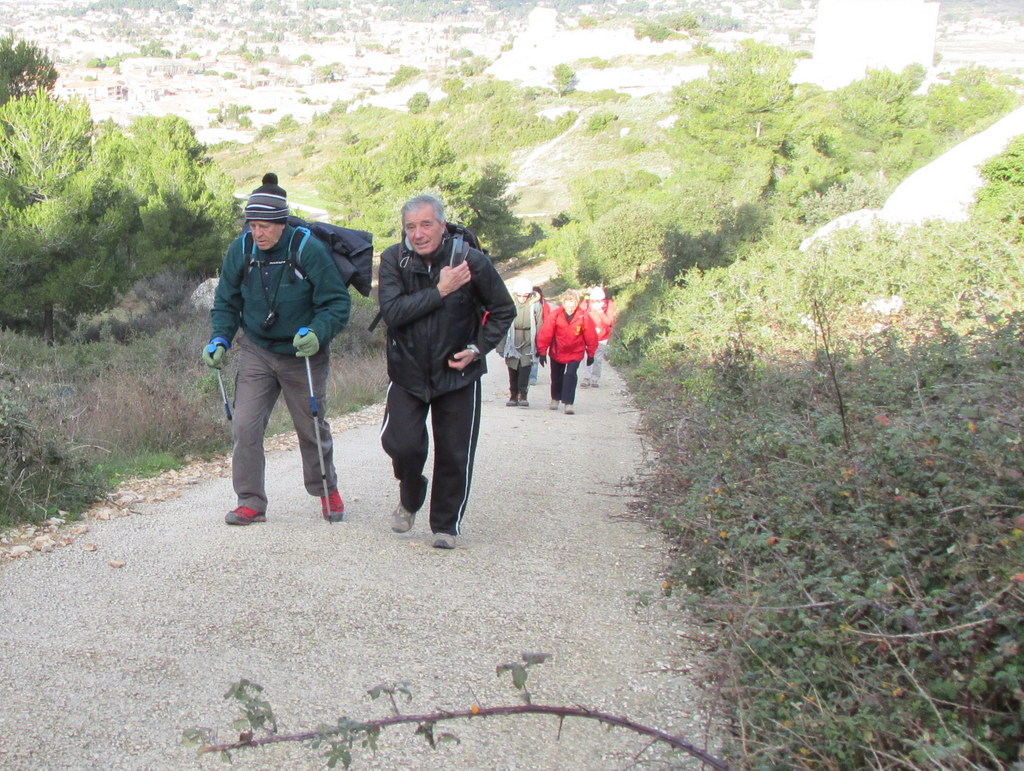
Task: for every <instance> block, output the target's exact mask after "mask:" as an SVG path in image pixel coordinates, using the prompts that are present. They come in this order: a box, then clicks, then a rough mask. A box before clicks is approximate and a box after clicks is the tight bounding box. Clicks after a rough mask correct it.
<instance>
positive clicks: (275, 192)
mask: <svg viewBox="0 0 1024 771" xmlns="http://www.w3.org/2000/svg"><path fill="white" fill-rule="evenodd" d="M251 220H259V221H260V222H287V221H288V194H287V193H285V191H284V188H283V187H281V186H280V185H278V184H277V174H274V173H268V174H264V175H263V184H262V185H260V186H259V187H258V188H256V189H255V190H253V191H252V195H250V196H249V202H248V203H247V204H246V205H245V221H246V222H250V221H251Z"/></svg>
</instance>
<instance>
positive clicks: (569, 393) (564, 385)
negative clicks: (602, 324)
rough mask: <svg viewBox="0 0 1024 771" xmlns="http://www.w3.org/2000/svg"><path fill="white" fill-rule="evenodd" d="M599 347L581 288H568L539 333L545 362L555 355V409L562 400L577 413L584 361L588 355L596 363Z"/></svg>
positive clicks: (540, 352) (540, 353) (539, 349)
mask: <svg viewBox="0 0 1024 771" xmlns="http://www.w3.org/2000/svg"><path fill="white" fill-rule="evenodd" d="M596 351H597V334H596V333H595V332H594V322H593V320H592V319H591V318H590V315H589V314H588V313H587V312H586V311H584V310H583V309H582V308H581V307H580V293H579V291H578V290H576V289H567V290H566V291H565V292H563V293H562V305H561V307H560V308H555V309H553V310H552V311H551V315H549V316H548V318H547V320H546V321H545V322H544V324H543V325H542V326H541V328H540V334H538V335H537V354H538V356H539V358H540V363H541V365H542V366H543V365H544V363H545V360H546V359H547V356H548V354H549V353H550V355H551V403H550V404H549V405H548V406H549V407H550V408H551V409H553V410H557V409H558V407H559V403H561V405H563V406H564V409H565V414H566V415H572V414H574V413H575V411H576V409H575V407H574V404H575V402H576V381H577V372H578V370H579V366H580V362H582V361H583V357H584V356H586V357H587V364H588V365H590V364H593V363H594V353H596Z"/></svg>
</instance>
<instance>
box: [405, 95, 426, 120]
mask: <svg viewBox="0 0 1024 771" xmlns="http://www.w3.org/2000/svg"><path fill="white" fill-rule="evenodd" d="M406 107H408V108H409V112H410V113H411V114H413V115H419V114H420V113H421V112H426V111H427V109H428V108H429V107H430V97H429V96H428V95H427V93H426V92H425V91H417V92H416V93H415V94H413V95H412V96H411V97H409V101H408V102H406Z"/></svg>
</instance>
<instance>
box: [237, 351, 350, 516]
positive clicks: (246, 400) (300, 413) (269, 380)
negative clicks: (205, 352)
mask: <svg viewBox="0 0 1024 771" xmlns="http://www.w3.org/2000/svg"><path fill="white" fill-rule="evenodd" d="M238 348H239V351H238V375H237V377H236V378H235V406H234V416H233V419H232V421H231V430H232V435H233V436H234V440H235V447H234V454H233V455H232V459H231V478H232V480H233V482H234V485H235V495H236V496H237V497H238V505H239V506H248V507H249V508H250V509H255V510H256V511H266V510H267V490H266V460H265V458H264V453H263V435H264V432H265V431H266V428H267V422H268V421H269V420H270V412H271V410H272V409H273V408H274V404H275V403H276V402H277V397H278V396H279V395H280V394H284V402H285V405H286V406H287V407H288V412H289V414H290V415H291V416H292V423H294V424H295V433H296V434H298V437H299V452H300V454H301V456H302V481H303V484H304V485H305V487H306V492H308V493H309V494H310V495H315V496H318V497H319V496H322V495H323V494H324V493H323V483H322V482H321V480H320V459H319V458H318V457H317V447H316V433H315V432H314V428H313V412H312V409H311V404H310V401H309V380H308V378H307V376H306V362H305V359H303V358H302V357H299V356H285V355H282V354H279V353H271V352H270V351H268V350H267V349H265V348H262V347H260V346H258V345H256V344H255V343H253V342H251V341H250V340H248V339H246V338H244V337H243V338H242V339H241V340H240V341H239V344H238ZM309 365H310V371H311V372H312V376H313V393H314V395H315V396H316V405H317V413H318V415H319V417H318V418H317V426H318V428H319V431H320V443H321V445H322V447H323V452H324V467H325V469H326V475H327V489H328V491H334V490H336V489H337V487H338V477H337V474H336V473H335V471H334V443H333V442H332V441H331V428H330V426H329V425H328V424H327V421H326V420H324V413H325V412H326V409H327V393H326V392H327V373H328V368H329V366H330V357H329V355H328V352H327V350H321V351H319V352H318V353H317V354H316V355H315V356H310V357H309Z"/></svg>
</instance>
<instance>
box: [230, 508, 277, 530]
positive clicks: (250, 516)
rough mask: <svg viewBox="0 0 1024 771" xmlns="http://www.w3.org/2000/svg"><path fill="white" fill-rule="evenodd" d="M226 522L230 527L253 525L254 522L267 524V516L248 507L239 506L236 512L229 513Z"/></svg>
mask: <svg viewBox="0 0 1024 771" xmlns="http://www.w3.org/2000/svg"><path fill="white" fill-rule="evenodd" d="M224 521H225V522H227V523H228V524H229V525H251V524H252V523H253V522H266V521H267V515H266V514H264V513H263V512H262V511H256V510H255V509H250V508H249V507H248V506H239V507H238V508H237V509H235V510H234V511H229V512H228V514H227V516H226V517H224Z"/></svg>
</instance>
